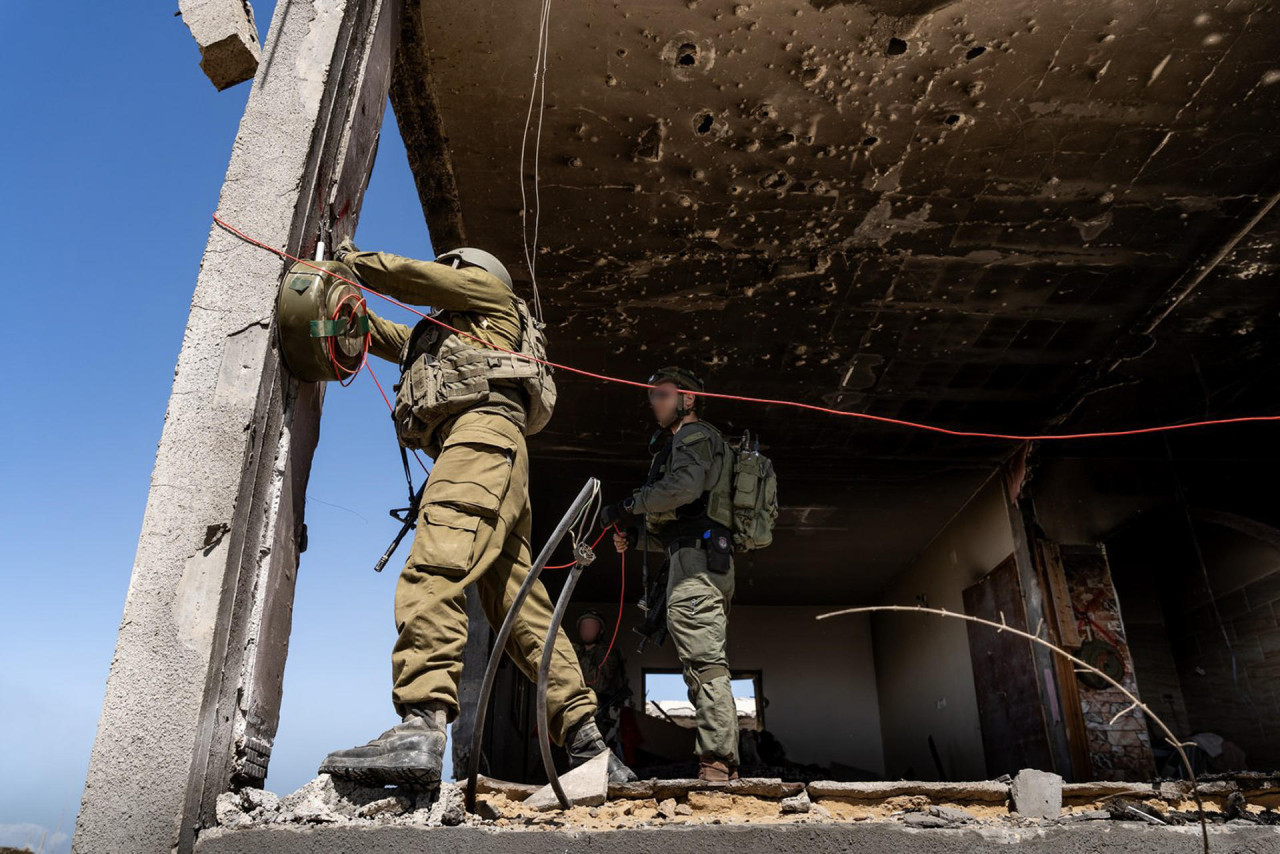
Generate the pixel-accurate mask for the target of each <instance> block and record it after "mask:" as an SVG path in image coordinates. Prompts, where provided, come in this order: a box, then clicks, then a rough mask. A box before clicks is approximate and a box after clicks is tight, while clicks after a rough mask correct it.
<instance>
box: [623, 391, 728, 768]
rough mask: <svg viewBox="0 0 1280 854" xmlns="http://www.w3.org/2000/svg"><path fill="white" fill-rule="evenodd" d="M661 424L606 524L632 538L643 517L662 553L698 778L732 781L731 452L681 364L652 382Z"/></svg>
mask: <svg viewBox="0 0 1280 854" xmlns="http://www.w3.org/2000/svg"><path fill="white" fill-rule="evenodd" d="M649 384H650V385H651V386H653V388H652V389H650V391H649V401H650V404H651V406H652V408H653V414H654V417H655V418H656V419H657V421H658V425H659V429H658V432H657V433H655V434H654V440H653V441H651V443H650V444H651V447H653V448H654V449H655V450H656V453H655V455H654V458H653V463H652V466H651V467H650V473H649V479H648V481H647V482H646V483H645V484H644V486H641V487H640V488H639V489H637V490H635V491H634V493H633V494H632V495H631V496H630V497H629V498H627V499H626V500H624V501H622V502H621V503H620V504H616V505H610V506H608V507H606V508H605V510H604V512H603V515H602V518H603V519H604V521H605V523H606V524H617V525H618V526H619V527H620V528H622V529H624V531H623V532H622V533H615V534H614V545H615V547H616V548H617V549H618V551H620V552H621V551H624V550H626V549H627V548H629V547H631V546H634V545H636V544H637V542H638V536H637V530H636V528H637V526H638V525H640V524H643V525H644V526H645V529H646V531H647V532H648V535H649V539H656V540H657V541H658V542H659V543H660V544H661V546H662V549H663V551H664V552H665V553H666V571H667V606H666V607H667V628H668V630H669V632H670V634H671V637H672V639H673V640H674V642H675V646H676V653H677V655H678V656H679V657H680V664H681V666H682V667H683V668H684V681H685V685H686V686H688V689H689V701H690V702H691V703H692V704H693V707H694V710H695V718H696V722H697V738H696V744H695V751H696V753H697V755H698V759H699V762H700V770H699V773H698V776H699V778H700V779H703V780H711V781H724V780H733V779H737V776H738V772H737V767H738V714H737V707H736V705H735V704H734V701H733V689H732V684H731V682H730V678H729V662H728V658H727V655H726V638H727V631H728V621H729V603H730V601H731V600H732V599H733V537H732V533H731V526H732V521H733V520H732V497H733V496H732V478H733V462H732V457H731V456H730V454H731V453H732V452H731V450H730V449H729V448H728V446H727V444H726V443H725V440H724V437H723V436H722V435H721V434H720V431H719V430H717V429H716V428H715V427H713V426H711V425H710V424H709V423H707V422H706V421H703V420H701V419H700V418H699V417H698V413H699V410H700V409H702V408H703V405H702V399H701V398H699V397H698V396H696V395H693V394H687V393H684V392H685V391H703V390H704V389H703V385H702V381H701V380H699V379H698V378H697V377H696V376H695V375H693V374H692V373H691V372H689V371H687V370H684V369H683V368H678V367H670V368H663V369H662V370H660V371H658V372H657V373H656V374H654V375H653V376H652V377H650V379H649Z"/></svg>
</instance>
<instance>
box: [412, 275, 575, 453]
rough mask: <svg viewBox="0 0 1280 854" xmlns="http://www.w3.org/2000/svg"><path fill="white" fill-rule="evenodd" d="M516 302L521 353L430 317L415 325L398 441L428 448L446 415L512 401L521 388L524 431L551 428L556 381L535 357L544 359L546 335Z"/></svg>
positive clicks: (531, 432)
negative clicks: (492, 345)
mask: <svg viewBox="0 0 1280 854" xmlns="http://www.w3.org/2000/svg"><path fill="white" fill-rule="evenodd" d="M513 301H514V303H515V306H516V310H517V312H518V313H519V315H520V347H519V349H518V350H517V351H515V352H518V353H520V356H516V355H512V354H511V353H506V352H503V351H501V350H494V349H490V348H488V347H486V346H485V345H483V344H481V343H480V342H478V341H473V340H472V339H470V338H466V337H463V336H462V335H459V334H458V333H456V332H452V331H450V330H448V329H445V328H444V327H442V326H440V325H439V324H438V323H433V322H432V321H431V320H422V321H420V322H419V323H418V325H417V326H415V327H414V329H413V334H412V335H410V336H409V340H408V341H407V342H406V343H405V346H404V349H403V350H402V351H401V354H400V370H401V373H400V383H399V384H398V385H397V386H396V404H395V410H394V419H395V425H396V436H397V437H399V439H400V444H402V445H404V447H406V448H413V449H423V450H427V451H430V450H431V449H432V446H433V443H434V441H435V435H436V431H437V430H438V429H439V428H440V426H441V425H442V424H443V423H444V422H445V421H447V420H448V419H450V418H452V417H453V416H455V415H458V414H460V413H462V412H465V411H466V410H468V409H470V408H472V407H473V406H477V405H480V404H484V403H488V402H490V401H494V400H495V398H497V397H498V396H502V397H505V398H507V399H508V400H510V399H511V397H512V395H515V394H520V393H521V392H522V393H523V394H522V397H523V398H524V399H523V400H522V401H520V403H521V405H522V406H523V408H524V410H525V428H524V433H525V435H526V436H532V435H533V434H534V433H537V432H538V431H539V430H541V429H542V428H543V427H545V426H547V422H548V421H550V420H551V413H552V412H553V411H554V410H555V406H556V384H555V380H554V379H553V378H552V376H551V368H550V367H548V366H547V365H545V364H540V363H539V362H535V361H533V359H540V360H542V361H543V362H545V361H546V358H547V342H546V338H545V337H544V336H543V334H542V328H541V326H540V325H539V324H538V323H537V321H535V320H534V318H533V315H532V314H531V313H530V312H529V307H528V306H527V305H526V304H525V302H524V300H522V299H519V298H514V297H513ZM521 356H526V357H532V358H521ZM494 383H497V384H498V385H497V386H496V387H495V386H494V385H493V384H494ZM504 392H507V393H506V394H504Z"/></svg>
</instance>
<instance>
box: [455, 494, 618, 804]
mask: <svg viewBox="0 0 1280 854" xmlns="http://www.w3.org/2000/svg"><path fill="white" fill-rule="evenodd" d="M599 486H600V482H599V481H597V480H596V479H595V478H594V477H593V478H589V479H588V480H587V482H586V485H584V486H583V487H582V491H581V492H579V493H578V497H577V498H575V499H574V500H573V503H572V504H570V505H569V510H568V512H566V513H565V514H564V518H562V519H561V520H560V524H558V525H556V529H555V530H554V531H552V532H551V537H550V539H548V540H547V542H546V545H544V546H543V547H542V551H540V552H539V553H538V559H537V560H535V561H534V562H533V566H532V567H530V568H529V574H528V575H526V576H525V579H524V582H523V583H522V584H521V585H520V589H519V590H518V591H517V592H516V598H515V599H513V600H512V602H511V607H510V608H508V609H507V616H506V618H505V619H503V621H502V627H501V628H499V629H498V635H497V637H496V638H494V641H493V651H492V652H490V653H489V663H488V665H487V666H486V667H485V669H484V682H483V683H482V685H481V686H480V697H479V699H478V700H477V705H476V723H475V729H474V731H473V732H472V733H471V756H470V757H469V758H468V760H467V797H466V807H467V811H468V812H475V809H476V778H477V777H478V776H479V775H480V741H481V739H482V738H483V737H484V719H485V716H486V714H487V713H488V711H489V695H490V694H492V693H493V682H494V679H496V678H497V675H498V664H499V663H501V661H502V655H503V652H504V650H505V649H506V646H507V639H508V638H510V637H511V628H512V626H514V625H515V621H516V615H517V614H519V613H520V607H521V606H522V605H524V600H525V599H526V598H527V597H528V595H529V591H530V590H532V589H533V585H534V583H535V582H536V581H537V580H538V576H539V575H541V574H542V568H543V567H544V566H546V565H547V561H548V560H550V559H551V554H552V552H554V551H555V550H556V546H558V545H560V541H561V540H563V539H564V535H565V534H566V533H567V532H568V530H569V526H571V525H572V524H573V520H574V519H576V518H577V517H578V514H579V513H581V512H582V508H583V507H585V506H586V505H587V502H588V501H590V500H591V497H592V496H593V495H594V494H595V492H596V490H597V489H598V488H599ZM554 625H557V626H558V625H559V623H558V622H557V623H554ZM557 782H559V781H557Z"/></svg>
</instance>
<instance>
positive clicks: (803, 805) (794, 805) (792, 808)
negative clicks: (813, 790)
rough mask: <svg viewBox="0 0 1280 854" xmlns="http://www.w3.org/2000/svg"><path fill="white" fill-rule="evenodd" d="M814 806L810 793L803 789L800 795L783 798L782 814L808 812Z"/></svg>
mask: <svg viewBox="0 0 1280 854" xmlns="http://www.w3.org/2000/svg"><path fill="white" fill-rule="evenodd" d="M812 807H813V801H811V800H809V793H808V792H805V791H801V792H800V794H798V795H793V796H792V797H790V798H783V799H782V814H783V815H791V814H793V813H804V812H808V811H809V810H810V809H811V808H812Z"/></svg>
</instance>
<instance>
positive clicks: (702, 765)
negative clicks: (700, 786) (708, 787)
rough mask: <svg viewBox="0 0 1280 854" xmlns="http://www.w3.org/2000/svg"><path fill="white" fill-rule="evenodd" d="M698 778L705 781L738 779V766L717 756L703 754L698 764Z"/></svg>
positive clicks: (715, 781)
mask: <svg viewBox="0 0 1280 854" xmlns="http://www.w3.org/2000/svg"><path fill="white" fill-rule="evenodd" d="M698 779H699V780H702V781H703V782H704V783H727V782H729V781H730V780H736V779H738V766H737V765H730V764H729V763H728V762H725V761H724V760H723V759H718V758H716V757H715V756H703V757H702V758H701V759H700V760H699V764H698Z"/></svg>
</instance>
